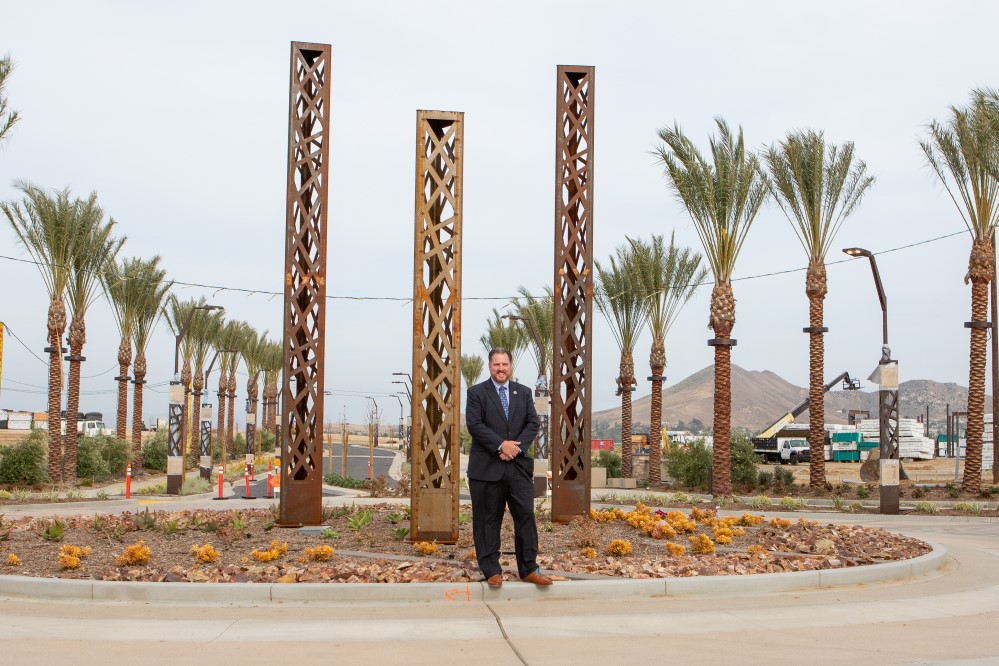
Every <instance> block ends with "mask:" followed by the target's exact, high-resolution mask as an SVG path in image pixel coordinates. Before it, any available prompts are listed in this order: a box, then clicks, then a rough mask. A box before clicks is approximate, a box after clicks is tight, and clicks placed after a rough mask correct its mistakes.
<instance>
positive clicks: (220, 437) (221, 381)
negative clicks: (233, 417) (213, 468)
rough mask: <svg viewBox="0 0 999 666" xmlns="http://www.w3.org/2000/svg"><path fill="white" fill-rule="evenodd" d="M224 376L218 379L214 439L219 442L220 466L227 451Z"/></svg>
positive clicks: (224, 461) (223, 462)
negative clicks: (217, 404)
mask: <svg viewBox="0 0 999 666" xmlns="http://www.w3.org/2000/svg"><path fill="white" fill-rule="evenodd" d="M226 381H227V380H226V376H225V375H222V376H220V377H219V392H218V398H219V417H218V422H219V425H218V430H217V431H216V433H215V437H216V438H217V439H218V441H219V448H220V449H221V450H222V464H223V465H225V463H226V452H227V451H228V449H227V448H226V445H225V387H226Z"/></svg>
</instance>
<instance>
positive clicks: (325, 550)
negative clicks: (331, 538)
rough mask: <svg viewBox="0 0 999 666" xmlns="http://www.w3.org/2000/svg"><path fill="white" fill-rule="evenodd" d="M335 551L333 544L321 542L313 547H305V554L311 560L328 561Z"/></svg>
mask: <svg viewBox="0 0 999 666" xmlns="http://www.w3.org/2000/svg"><path fill="white" fill-rule="evenodd" d="M335 552H336V551H335V550H333V546H327V545H326V544H322V545H320V546H316V547H315V548H306V549H305V556H306V557H307V558H309V559H310V560H312V561H313V562H329V561H330V558H331V557H333V553H335Z"/></svg>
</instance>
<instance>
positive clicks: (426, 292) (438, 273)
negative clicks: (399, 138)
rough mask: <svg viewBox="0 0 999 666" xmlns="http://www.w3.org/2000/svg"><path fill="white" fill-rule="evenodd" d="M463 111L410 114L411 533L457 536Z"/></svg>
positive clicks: (442, 538) (425, 537)
mask: <svg viewBox="0 0 999 666" xmlns="http://www.w3.org/2000/svg"><path fill="white" fill-rule="evenodd" d="M464 123H465V114H464V113H460V112H448V111H417V112H416V244H415V249H414V254H413V259H414V270H413V273H414V276H413V404H412V414H413V429H412V442H413V444H412V445H413V486H412V503H411V504H412V511H411V528H410V538H411V539H412V540H414V541H432V540H436V541H439V542H441V543H454V542H455V541H457V540H458V493H459V490H460V486H459V483H460V482H459V479H458V471H459V470H458V460H459V457H458V456H459V434H460V427H461V423H460V397H459V396H460V387H461V375H460V373H459V367H458V362H459V360H460V359H461V223H462V213H461V205H462V191H463V187H462V168H463V165H464V127H465V125H464Z"/></svg>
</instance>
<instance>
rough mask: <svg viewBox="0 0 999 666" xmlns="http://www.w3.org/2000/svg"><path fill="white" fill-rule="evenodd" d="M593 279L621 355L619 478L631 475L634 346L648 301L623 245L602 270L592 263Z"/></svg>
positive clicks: (633, 263)
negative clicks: (595, 274) (594, 271)
mask: <svg viewBox="0 0 999 666" xmlns="http://www.w3.org/2000/svg"><path fill="white" fill-rule="evenodd" d="M593 263H594V268H596V273H597V280H596V289H595V290H594V294H593V300H594V301H595V302H596V305H597V309H598V310H600V314H602V315H603V316H604V318H605V319H606V320H607V324H608V325H609V326H610V329H611V333H612V334H613V335H614V341H615V342H617V347H618V350H619V351H620V352H621V364H620V374H619V375H618V377H617V392H618V394H619V395H620V396H621V475H622V476H623V477H625V478H631V477H633V476H634V474H635V473H634V468H633V466H632V455H631V454H632V450H631V418H632V416H631V392H632V391H634V390H635V388H634V387H635V356H634V351H635V344H636V343H637V342H638V336H639V335H641V332H642V327H643V326H644V325H645V319H646V314H647V312H648V303H649V302H648V300H647V299H645V298H643V297H642V295H641V285H640V283H639V282H638V280H637V278H636V276H637V272H638V271H637V269H636V268H635V258H634V254H633V253H632V252H631V251H630V250H629V248H628V247H626V246H621V247H618V248H617V251H616V252H615V254H614V255H612V256H611V258H610V266H609V267H608V268H606V269H605V268H604V267H603V266H601V265H600V262H599V261H595V262H593Z"/></svg>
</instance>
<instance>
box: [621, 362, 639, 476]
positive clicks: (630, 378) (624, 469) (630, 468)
mask: <svg viewBox="0 0 999 666" xmlns="http://www.w3.org/2000/svg"><path fill="white" fill-rule="evenodd" d="M617 385H618V387H619V388H620V390H621V476H622V477H624V478H625V479H631V478H634V476H635V468H634V461H633V459H632V445H631V418H632V416H631V389H632V387H633V386H634V385H635V359H634V357H633V356H632V355H631V352H625V353H623V354H621V374H620V376H619V377H618V378H617Z"/></svg>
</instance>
